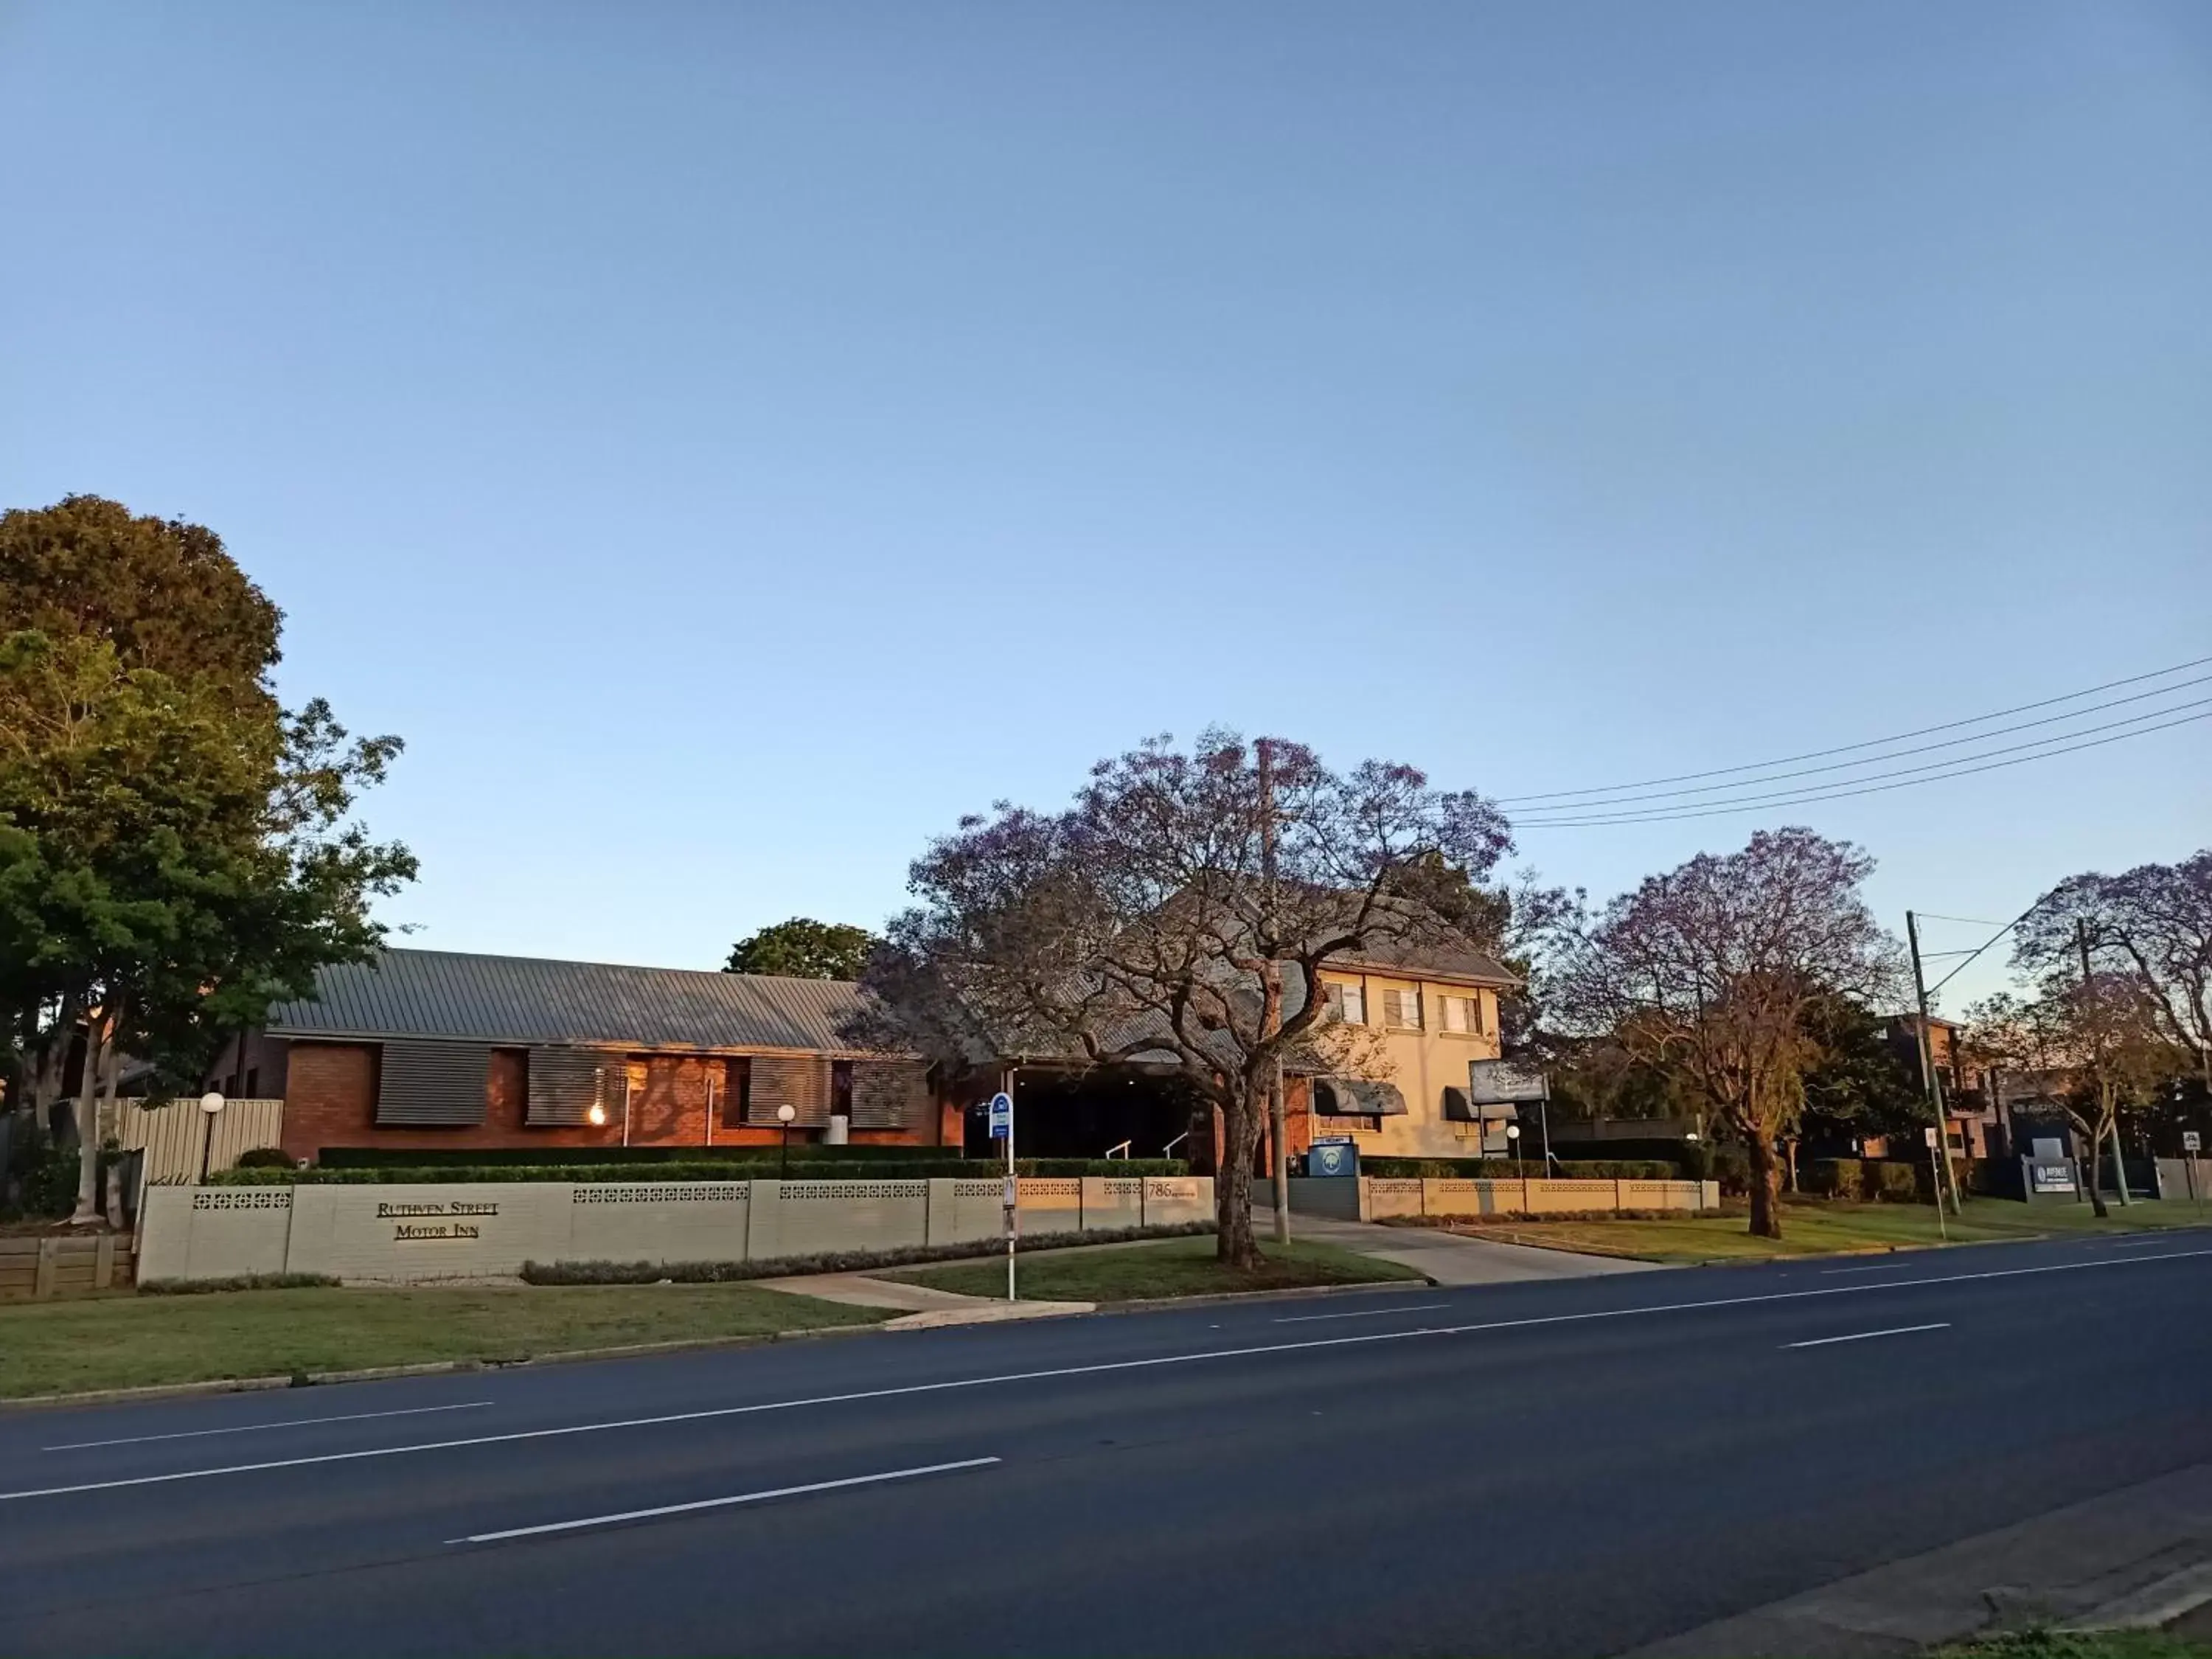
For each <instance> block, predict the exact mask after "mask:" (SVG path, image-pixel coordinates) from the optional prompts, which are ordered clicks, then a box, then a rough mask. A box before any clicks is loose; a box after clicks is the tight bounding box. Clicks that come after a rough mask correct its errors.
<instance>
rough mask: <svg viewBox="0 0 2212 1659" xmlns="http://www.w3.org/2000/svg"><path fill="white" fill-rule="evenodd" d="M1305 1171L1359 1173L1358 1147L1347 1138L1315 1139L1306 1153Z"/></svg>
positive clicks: (1315, 1173) (1316, 1174) (1313, 1173)
mask: <svg viewBox="0 0 2212 1659" xmlns="http://www.w3.org/2000/svg"><path fill="white" fill-rule="evenodd" d="M1306 1173H1307V1174H1308V1175H1310V1176H1356V1175H1358V1173H1359V1148H1358V1146H1354V1145H1353V1144H1352V1142H1351V1141H1350V1140H1348V1139H1337V1140H1316V1142H1314V1144H1313V1146H1312V1149H1311V1150H1310V1151H1309V1152H1307V1153H1306Z"/></svg>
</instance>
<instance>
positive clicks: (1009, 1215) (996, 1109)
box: [991, 1089, 1022, 1302]
mask: <svg viewBox="0 0 2212 1659" xmlns="http://www.w3.org/2000/svg"><path fill="white" fill-rule="evenodd" d="M991 1139H994V1140H1003V1141H1005V1142H1006V1206H1005V1207H1006V1300H1007V1301H1009V1302H1012V1300H1013V1299H1014V1239H1015V1236H1016V1234H1017V1233H1018V1231H1019V1227H1020V1206H1021V1200H1022V1189H1021V1183H1020V1182H1018V1180H1016V1179H1015V1176H1014V1097H1012V1095H1010V1094H1008V1093H1007V1092H1006V1091H1005V1090H1004V1089H1001V1090H1000V1091H999V1092H998V1093H996V1094H995V1095H993V1096H992V1097H991Z"/></svg>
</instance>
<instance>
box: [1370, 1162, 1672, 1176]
mask: <svg viewBox="0 0 2212 1659" xmlns="http://www.w3.org/2000/svg"><path fill="white" fill-rule="evenodd" d="M1359 1173H1360V1174H1362V1175H1366V1176H1383V1178H1385V1179H1389V1180H1405V1181H1410V1180H1413V1179H1416V1178H1421V1179H1425V1180H1430V1181H1521V1180H1524V1179H1525V1180H1528V1181H1541V1180H1543V1179H1544V1176H1545V1170H1544V1165H1543V1163H1542V1161H1541V1160H1540V1159H1534V1158H1523V1159H1522V1160H1521V1161H1520V1162H1519V1163H1517V1164H1516V1163H1515V1162H1514V1161H1512V1160H1511V1159H1510V1158H1361V1159H1360V1160H1359ZM1552 1173H1553V1174H1554V1175H1556V1176H1559V1178H1560V1179H1562V1180H1565V1181H1679V1180H1680V1179H1681V1178H1682V1175H1681V1171H1680V1170H1679V1169H1678V1168H1677V1167H1676V1166H1675V1165H1674V1164H1669V1163H1668V1162H1667V1161H1666V1160H1664V1159H1663V1158H1577V1159H1574V1160H1569V1159H1566V1158H1559V1159H1555V1160H1554V1161H1553V1166H1552Z"/></svg>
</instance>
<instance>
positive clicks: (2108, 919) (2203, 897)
mask: <svg viewBox="0 0 2212 1659" xmlns="http://www.w3.org/2000/svg"><path fill="white" fill-rule="evenodd" d="M2085 936H2086V938H2087V944H2088V947H2089V956H2090V961H2091V963H2092V966H2093V969H2094V971H2095V972H2096V973H2097V974H2099V975H2119V976H2122V977H2124V978H2125V979H2127V980H2129V981H2130V982H2132V984H2133V985H2134V986H2135V987H2136V993H2137V994H2138V995H2139V996H2140V997H2141V998H2142V1012H2143V1013H2144V1015H2145V1016H2146V1017H2147V1018H2149V1019H2150V1020H2151V1021H2152V1022H2153V1024H2154V1025H2155V1026H2156V1028H2157V1030H2158V1031H2159V1033H2160V1036H2163V1037H2164V1039H2165V1040H2166V1042H2168V1043H2170V1044H2172V1046H2173V1047H2174V1048H2176V1049H2179V1050H2180V1051H2182V1052H2183V1053H2185V1054H2193V1055H2194V1056H2195V1057H2196V1060H2197V1065H2198V1066H2199V1068H2200V1071H2201V1075H2202V1076H2203V1079H2204V1082H2205V1084H2206V1085H2207V1086H2208V1087H2209V1088H2212V848H2207V849H2205V850H2203V851H2202V852H2199V853H2197V854H2192V855H2191V857H2189V858H2186V859H2184V860H2181V862H2180V863H2179V864H2144V865H2138V866H2136V868H2134V869H2132V870H2129V871H2125V872H2123V873H2121V874H2119V875H2117V876H2106V875H2100V874H2098V873H2097V872H2094V871H2091V872H2087V873H2085V874H2082V875H2078V876H2069V877H2068V878H2066V879H2065V880H2064V881H2062V882H2060V883H2059V884H2058V885H2057V886H2056V887H2054V888H2052V889H2051V890H2050V891H2049V892H2047V893H2045V895H2044V896H2042V897H2041V898H2040V899H2038V900H2037V901H2036V902H2035V908H2033V909H2032V910H2030V911H2029V912H2028V914H2027V916H2026V917H2025V918H2024V919H2023V920H2022V921H2021V924H2020V931H2019V933H2018V934H2017V936H2016V937H2017V940H2018V943H2017V944H2016V945H2015V949H2014V952H2013V965H2014V966H2015V968H2017V969H2020V970H2021V971H2022V972H2023V973H2025V974H2027V975H2030V976H2033V977H2034V978H2037V979H2047V978H2048V977H2049V976H2051V975H2053V974H2054V973H2055V974H2057V975H2060V976H2062V977H2063V976H2064V975H2069V974H2072V973H2075V971H2077V969H2078V966H2079V964H2078V962H2077V961H2076V958H2077V957H2078V955H2079V953H2080V949H2081V942H2082V940H2083V938H2084V937H2085Z"/></svg>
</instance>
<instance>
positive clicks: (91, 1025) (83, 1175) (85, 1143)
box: [70, 1010, 112, 1227]
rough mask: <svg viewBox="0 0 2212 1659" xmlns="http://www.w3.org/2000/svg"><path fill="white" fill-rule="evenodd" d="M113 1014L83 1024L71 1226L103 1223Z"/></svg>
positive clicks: (77, 1095)
mask: <svg viewBox="0 0 2212 1659" xmlns="http://www.w3.org/2000/svg"><path fill="white" fill-rule="evenodd" d="M111 1025H112V1016H111V1015H109V1014H108V1013H107V1012H106V1011H104V1010H103V1011H102V1012H100V1013H97V1014H94V1015H93V1016H92V1017H91V1018H88V1019H87V1020H86V1021H85V1024H84V1079H83V1081H82V1083H81V1084H79V1085H78V1086H77V1091H76V1209H74V1210H73V1211H71V1212H70V1226H72V1227H92V1226H97V1225H99V1224H100V1063H101V1061H102V1060H103V1059H104V1058H105V1056H106V1052H107V1033H108V1031H109V1030H110V1028H111Z"/></svg>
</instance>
